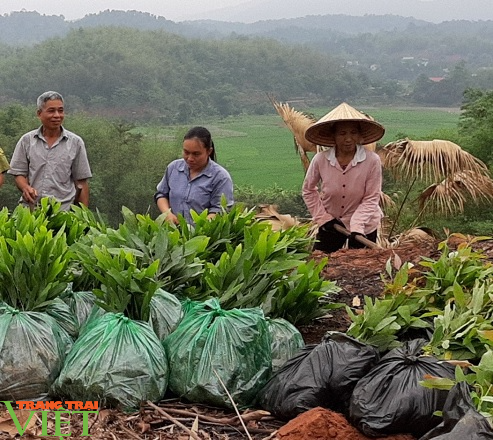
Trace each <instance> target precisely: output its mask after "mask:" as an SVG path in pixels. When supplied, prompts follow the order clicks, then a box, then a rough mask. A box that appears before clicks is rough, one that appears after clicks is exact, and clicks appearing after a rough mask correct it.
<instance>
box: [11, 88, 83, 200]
mask: <svg viewBox="0 0 493 440" xmlns="http://www.w3.org/2000/svg"><path fill="white" fill-rule="evenodd" d="M37 116H38V118H39V120H40V121H41V127H39V128H38V129H36V130H33V131H30V132H29V133H26V134H25V135H23V136H22V137H21V138H20V140H19V142H17V145H16V147H15V150H14V154H13V155H12V159H11V161H10V170H8V171H7V172H8V174H12V175H13V176H15V184H16V185H17V188H19V190H20V191H21V192H22V198H21V200H20V202H22V203H23V204H24V205H26V206H30V207H31V208H34V206H35V205H36V204H37V203H38V202H39V200H40V199H41V198H42V197H52V198H54V199H56V200H58V201H59V202H61V204H62V207H61V209H62V210H68V209H70V205H72V204H74V203H83V204H84V205H86V206H89V183H88V179H89V178H90V177H92V174H91V168H90V166H89V161H88V160H87V153H86V148H85V145H84V141H83V140H82V139H81V138H80V137H79V136H77V135H76V134H74V133H72V132H70V131H68V130H66V129H65V128H63V126H62V123H63V119H64V117H65V113H64V100H63V97H62V95H60V93H57V92H53V91H50V92H45V93H43V94H42V95H40V96H39V97H38V100H37Z"/></svg>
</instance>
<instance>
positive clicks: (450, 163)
mask: <svg viewBox="0 0 493 440" xmlns="http://www.w3.org/2000/svg"><path fill="white" fill-rule="evenodd" d="M382 153H383V155H382V156H383V166H384V168H386V169H389V170H390V172H391V173H392V174H393V175H394V176H396V177H398V178H401V179H405V180H409V181H413V180H416V179H420V180H422V181H425V182H436V181H438V180H442V179H444V178H447V177H448V176H452V175H454V174H456V173H459V172H461V171H472V172H474V173H476V174H478V175H483V176H487V175H488V168H487V167H486V165H485V164H484V163H483V162H481V161H480V160H479V159H477V158H476V157H474V156H473V155H472V154H470V153H468V152H466V151H464V150H463V149H462V148H461V147H459V145H457V144H454V143H453V142H450V141H444V140H436V139H435V140H433V141H412V140H410V139H403V140H400V141H397V142H391V143H389V144H387V145H385V146H384V147H383V151H382Z"/></svg>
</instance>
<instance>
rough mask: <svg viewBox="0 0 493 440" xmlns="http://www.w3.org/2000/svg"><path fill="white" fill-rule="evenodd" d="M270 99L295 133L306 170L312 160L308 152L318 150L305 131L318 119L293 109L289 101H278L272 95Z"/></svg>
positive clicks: (297, 146)
mask: <svg viewBox="0 0 493 440" xmlns="http://www.w3.org/2000/svg"><path fill="white" fill-rule="evenodd" d="M269 99H270V102H271V103H272V105H273V106H274V108H275V109H276V111H277V113H278V114H279V116H280V117H281V118H282V120H283V121H284V123H285V124H286V125H287V127H288V128H289V130H290V131H291V133H293V136H294V142H295V147H296V149H297V151H298V153H299V155H300V157H301V162H302V163H303V167H304V168H305V172H306V170H308V166H309V165H310V160H309V159H308V156H307V154H306V153H308V152H311V153H316V152H317V151H318V150H317V145H316V144H314V143H312V142H310V141H308V140H306V139H305V131H306V130H307V128H308V127H310V126H312V125H313V124H314V123H315V122H316V120H315V119H314V118H312V117H310V116H308V115H306V114H304V113H302V112H299V111H297V110H295V109H293V108H292V107H290V105H289V104H288V103H280V102H277V101H275V100H274V99H273V98H272V97H271V96H269Z"/></svg>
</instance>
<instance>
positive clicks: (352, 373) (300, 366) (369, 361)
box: [258, 332, 379, 420]
mask: <svg viewBox="0 0 493 440" xmlns="http://www.w3.org/2000/svg"><path fill="white" fill-rule="evenodd" d="M378 359H379V355H378V351H377V350H376V349H375V348H374V347H372V346H370V345H367V344H364V343H362V342H359V341H357V340H356V339H353V338H351V337H349V336H347V335H345V334H344V333H340V332H327V334H326V335H325V336H324V338H323V339H322V342H321V343H320V344H318V345H309V346H306V347H305V348H304V349H302V350H301V352H300V353H299V354H298V355H296V356H295V357H293V358H292V359H290V360H289V361H288V362H286V364H284V366H283V367H282V368H281V369H280V370H279V371H278V372H277V374H275V375H274V376H273V377H272V378H271V379H270V380H269V382H268V383H267V384H266V386H265V387H264V388H263V389H262V391H261V392H260V395H259V399H258V404H259V405H260V406H261V407H262V408H263V409H265V410H267V411H269V412H271V413H272V414H274V415H275V416H276V417H277V418H279V419H282V420H290V419H292V418H294V417H296V416H297V415H299V414H301V413H303V412H305V411H308V410H310V409H312V408H315V407H317V406H321V407H323V408H328V409H332V410H334V411H338V412H342V413H344V412H346V411H347V406H348V402H349V397H350V396H351V393H352V391H353V388H354V386H355V385H356V383H357V382H358V381H359V380H360V379H361V378H362V377H363V376H364V375H365V374H366V373H368V371H370V369H371V368H372V367H373V366H374V365H375V364H376V363H377V361H378Z"/></svg>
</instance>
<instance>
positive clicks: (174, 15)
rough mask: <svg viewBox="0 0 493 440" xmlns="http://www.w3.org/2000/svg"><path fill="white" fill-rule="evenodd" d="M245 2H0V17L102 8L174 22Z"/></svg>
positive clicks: (70, 16) (69, 15)
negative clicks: (139, 13) (21, 13)
mask: <svg viewBox="0 0 493 440" xmlns="http://www.w3.org/2000/svg"><path fill="white" fill-rule="evenodd" d="M246 1H247V0H212V1H210V0H138V1H136V0H50V1H46V0H45V1H43V0H0V14H1V15H3V14H5V13H9V12H12V11H20V10H22V9H25V10H27V11H38V12H39V13H40V14H46V15H63V16H64V17H65V18H66V19H67V20H75V19H77V18H82V17H84V15H87V14H92V13H98V12H100V11H104V10H106V9H110V10H111V9H116V10H123V11H125V10H136V11H143V12H150V13H151V14H155V15H159V16H162V17H165V18H167V19H168V20H173V21H178V20H181V19H186V17H188V16H191V15H195V14H197V13H200V12H205V11H210V10H214V9H219V8H222V7H226V6H236V5H239V4H241V3H245V2H246Z"/></svg>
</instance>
